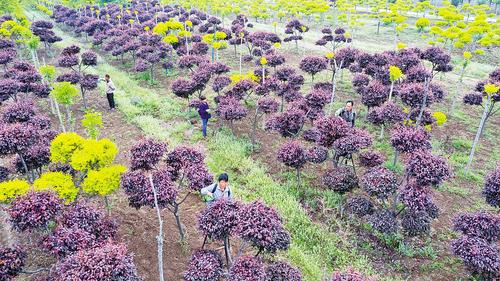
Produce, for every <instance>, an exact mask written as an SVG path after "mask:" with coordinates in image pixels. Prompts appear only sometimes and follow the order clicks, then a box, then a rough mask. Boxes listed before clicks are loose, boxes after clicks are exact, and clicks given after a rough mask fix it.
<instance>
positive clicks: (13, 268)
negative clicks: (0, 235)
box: [0, 246, 28, 281]
mask: <svg viewBox="0 0 500 281" xmlns="http://www.w3.org/2000/svg"><path fill="white" fill-rule="evenodd" d="M27 256H28V255H27V254H26V252H25V251H24V250H23V249H21V248H20V247H14V248H8V247H4V246H0V261H1V262H0V280H2V281H3V280H5V281H8V280H13V279H14V278H15V277H16V276H17V275H18V274H19V273H20V272H21V271H22V268H23V266H24V264H25V262H26V258H27Z"/></svg>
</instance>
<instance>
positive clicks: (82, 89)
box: [80, 85, 87, 109]
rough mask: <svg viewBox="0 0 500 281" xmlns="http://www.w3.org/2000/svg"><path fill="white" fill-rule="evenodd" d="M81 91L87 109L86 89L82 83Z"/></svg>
mask: <svg viewBox="0 0 500 281" xmlns="http://www.w3.org/2000/svg"><path fill="white" fill-rule="evenodd" d="M80 91H81V92H82V101H83V108H84V109H87V99H86V98H85V89H84V88H83V86H82V85H80Z"/></svg>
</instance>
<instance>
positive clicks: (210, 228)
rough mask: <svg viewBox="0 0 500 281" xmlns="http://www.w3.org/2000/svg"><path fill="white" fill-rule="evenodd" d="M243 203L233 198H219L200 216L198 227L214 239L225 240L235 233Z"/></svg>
mask: <svg viewBox="0 0 500 281" xmlns="http://www.w3.org/2000/svg"><path fill="white" fill-rule="evenodd" d="M242 208H243V205H242V204H241V203H239V202H238V201H233V200H218V201H217V202H215V203H214V204H213V205H211V206H210V208H206V209H205V210H203V211H202V212H201V213H200V215H199V217H198V229H199V230H200V231H201V232H202V233H203V234H204V235H206V236H208V237H210V238H211V239H214V240H224V239H225V238H228V237H229V236H230V235H231V234H233V233H234V230H235V228H236V226H237V225H238V222H239V215H240V210H241V209H242Z"/></svg>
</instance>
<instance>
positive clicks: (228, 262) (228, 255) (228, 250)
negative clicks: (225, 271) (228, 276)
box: [224, 237, 233, 268]
mask: <svg viewBox="0 0 500 281" xmlns="http://www.w3.org/2000/svg"><path fill="white" fill-rule="evenodd" d="M224 253H225V254H226V265H227V268H230V267H231V264H232V263H233V261H232V258H231V248H230V246H229V237H226V238H224Z"/></svg>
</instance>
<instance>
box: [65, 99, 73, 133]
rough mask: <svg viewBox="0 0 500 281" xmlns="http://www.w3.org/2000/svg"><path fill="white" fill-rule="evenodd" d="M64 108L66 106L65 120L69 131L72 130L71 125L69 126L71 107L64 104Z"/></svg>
mask: <svg viewBox="0 0 500 281" xmlns="http://www.w3.org/2000/svg"><path fill="white" fill-rule="evenodd" d="M65 108H66V119H67V120H66V121H67V122H68V130H69V131H73V130H72V126H71V118H72V117H71V109H70V108H69V105H65Z"/></svg>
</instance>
